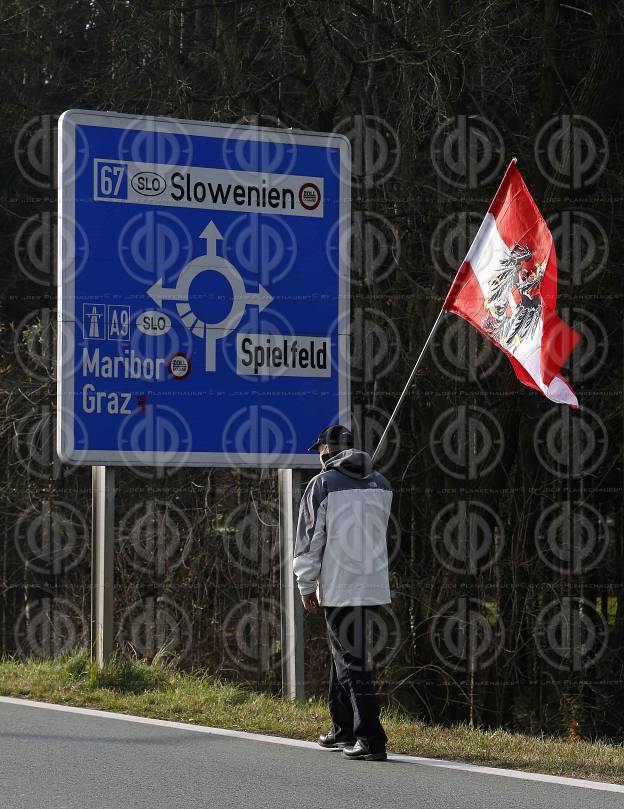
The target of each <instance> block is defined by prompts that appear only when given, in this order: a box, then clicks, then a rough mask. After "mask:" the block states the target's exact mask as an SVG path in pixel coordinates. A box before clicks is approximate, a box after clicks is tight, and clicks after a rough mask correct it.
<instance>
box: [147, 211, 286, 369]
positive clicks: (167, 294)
mask: <svg viewBox="0 0 624 809" xmlns="http://www.w3.org/2000/svg"><path fill="white" fill-rule="evenodd" d="M200 235H201V238H202V239H205V241H206V253H205V255H203V256H197V257H196V258H194V259H193V260H192V261H190V262H189V263H188V264H187V265H186V266H185V267H184V268H183V269H182V271H181V272H180V275H179V276H178V280H177V283H176V285H175V287H174V288H173V289H167V288H166V287H164V286H163V281H162V279H159V280H158V281H156V283H155V284H153V285H152V286H151V287H150V288H149V289H148V290H147V294H148V295H149V297H150V298H151V299H152V300H153V301H154V303H155V304H156V305H157V306H158V307H159V308H162V305H163V301H166V300H168V301H175V302H176V309H177V311H178V314H179V315H180V317H181V318H182V322H183V323H184V325H185V326H186V327H187V329H189V331H190V332H192V334H194V335H195V336H196V337H199V338H200V339H203V340H204V341H205V370H206V371H207V372H212V371H215V370H216V348H217V340H220V339H222V338H223V337H226V336H227V335H228V334H230V332H232V331H233V330H234V329H235V328H236V327H237V326H238V324H239V323H240V322H241V320H242V318H243V315H244V314H245V307H247V306H257V307H258V308H259V311H262V310H263V309H266V307H267V306H268V305H269V304H270V303H271V301H272V300H273V296H272V295H271V294H270V293H269V292H267V290H266V289H265V288H264V287H263V286H262V285H261V284H259V285H258V291H257V292H249V291H248V290H247V289H246V288H245V282H244V281H243V279H242V277H241V275H240V273H239V271H238V270H237V269H236V267H235V266H234V265H233V264H231V263H230V262H229V261H227V260H226V259H225V258H223V257H222V256H218V255H217V242H218V241H220V240H221V239H222V238H223V236H222V235H221V233H220V232H219V230H218V228H217V227H216V225H215V224H214V222H212V220H211V221H210V222H208V224H207V225H206V227H205V228H204V230H203V231H202V232H201V234H200ZM205 272H212V273H217V274H219V275H221V276H222V277H223V278H224V279H225V280H226V281H227V283H228V284H229V286H230V289H231V293H232V300H231V306H230V310H229V312H228V313H227V314H226V316H225V317H223V318H222V319H221V320H218V321H216V322H209V321H207V320H205V319H203V318H204V316H203V314H202V315H201V316H200V314H198V313H197V312H196V311H194V310H193V305H192V303H193V302H192V300H191V296H190V294H189V291H190V288H191V284H192V283H193V281H194V280H195V279H196V278H197V276H199V275H200V274H202V273H205Z"/></svg>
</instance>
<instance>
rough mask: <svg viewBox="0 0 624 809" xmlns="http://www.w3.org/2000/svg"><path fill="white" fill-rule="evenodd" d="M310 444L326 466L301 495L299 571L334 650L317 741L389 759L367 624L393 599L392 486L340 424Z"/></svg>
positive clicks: (304, 595) (309, 604) (306, 600)
mask: <svg viewBox="0 0 624 809" xmlns="http://www.w3.org/2000/svg"><path fill="white" fill-rule="evenodd" d="M310 450H317V451H318V452H319V456H320V461H321V466H322V471H321V472H320V474H318V475H316V476H315V477H314V478H312V480H311V481H310V482H309V484H308V486H307V487H306V490H305V492H304V495H303V498H302V500H301V505H300V508H299V522H298V525H297V539H296V543H295V553H294V561H293V570H294V572H295V575H296V577H297V582H298V585H299V592H300V593H301V600H302V601H303V606H304V608H305V609H306V610H307V611H308V612H315V611H316V610H317V609H318V608H319V606H322V607H323V608H324V610H325V622H326V624H327V635H328V640H329V647H330V650H331V670H330V675H329V712H330V715H331V720H332V729H331V730H330V731H329V733H326V734H323V735H321V736H320V738H319V744H320V745H321V746H322V747H327V748H333V749H342V754H343V756H346V757H347V758H353V759H365V760H367V761H385V759H386V758H387V755H386V742H387V740H388V738H387V736H386V734H385V732H384V729H383V728H382V726H381V723H380V721H379V710H380V706H379V699H378V697H377V694H376V693H375V687H374V683H373V676H372V669H371V664H370V662H369V659H368V658H369V654H368V648H367V631H366V630H367V625H368V622H369V617H370V613H371V612H373V611H374V610H376V609H377V605H379V604H389V603H390V601H391V599H390V585H389V581H388V551H387V547H386V531H387V527H388V518H389V516H390V505H391V503H392V488H391V486H390V484H389V483H388V481H387V480H386V478H385V477H384V476H383V475H381V474H380V473H379V472H375V471H374V470H373V464H372V461H371V458H370V456H369V455H368V453H366V452H362V451H361V450H358V449H354V448H353V436H352V434H351V432H350V431H349V430H348V429H347V428H346V427H343V426H341V425H340V424H333V425H332V426H331V427H327V428H326V429H325V430H323V431H322V432H321V434H320V435H319V437H318V438H317V440H316V442H315V443H314V444H313V445H312V446H311V447H310ZM317 586H318V596H317Z"/></svg>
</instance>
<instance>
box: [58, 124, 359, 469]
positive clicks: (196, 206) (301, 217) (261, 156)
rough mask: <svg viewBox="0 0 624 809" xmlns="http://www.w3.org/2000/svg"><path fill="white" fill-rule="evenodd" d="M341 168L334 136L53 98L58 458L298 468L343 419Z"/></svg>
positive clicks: (346, 164) (345, 212)
mask: <svg viewBox="0 0 624 809" xmlns="http://www.w3.org/2000/svg"><path fill="white" fill-rule="evenodd" d="M349 171H350V150H349V145H348V142H347V141H346V139H345V138H344V137H342V136H339V135H335V134H319V133H302V132H293V131H291V130H287V131H285V130H274V129H266V128H256V127H243V126H223V125H220V124H209V123H201V122H192V121H173V120H168V119H155V118H141V117H133V116H127V115H120V114H116V113H99V112H89V111H79V110H72V111H69V112H67V113H64V114H63V115H62V116H61V119H60V122H59V224H60V227H59V322H60V340H59V353H58V358H59V369H58V407H59V413H60V419H59V422H58V423H59V430H58V442H57V444H58V452H59V455H60V456H61V458H63V459H64V460H67V461H70V462H73V463H88V464H120V463H129V464H132V465H141V464H158V465H161V464H162V465H197V466H210V465H228V466H245V465H247V466H275V467H288V466H295V467H296V466H314V464H316V458H315V456H314V455H313V454H309V453H308V452H307V447H308V446H309V443H310V434H311V433H314V434H317V433H318V432H319V431H320V430H321V429H322V428H323V427H324V426H326V425H327V424H330V423H333V422H341V423H345V424H348V423H349V411H350V408H349V378H348V354H349V350H348V331H349V329H348V323H349V311H348V299H349V283H348V282H349V273H348V269H349V268H348V249H347V248H348V245H349V243H350V233H349V223H350V175H349Z"/></svg>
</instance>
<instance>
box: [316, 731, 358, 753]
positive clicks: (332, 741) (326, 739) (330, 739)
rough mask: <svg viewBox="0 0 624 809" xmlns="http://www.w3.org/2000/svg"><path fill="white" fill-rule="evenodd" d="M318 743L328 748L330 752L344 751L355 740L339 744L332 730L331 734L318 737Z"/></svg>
mask: <svg viewBox="0 0 624 809" xmlns="http://www.w3.org/2000/svg"><path fill="white" fill-rule="evenodd" d="M318 743H319V744H320V745H321V747H326V748H327V749H329V750H343V749H344V748H345V747H347V746H349V745H352V744H353V743H354V739H348V740H347V741H346V742H337V741H336V737H335V736H334V731H333V730H330V731H329V733H322V734H321V735H320V736H319V737H318Z"/></svg>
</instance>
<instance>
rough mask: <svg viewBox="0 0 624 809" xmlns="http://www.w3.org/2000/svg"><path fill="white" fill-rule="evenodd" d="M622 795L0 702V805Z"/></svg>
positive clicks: (601, 803) (460, 808)
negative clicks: (361, 758)
mask: <svg viewBox="0 0 624 809" xmlns="http://www.w3.org/2000/svg"><path fill="white" fill-rule="evenodd" d="M623 805H624V794H622V793H619V794H618V793H615V792H608V791H602V790H597V789H586V788H579V787H576V786H568V785H561V784H556V783H549V782H541V781H531V780H522V779H517V778H508V777H503V776H500V775H491V774H486V773H483V772H479V771H477V770H468V771H464V770H454V769H447V768H445V767H440V766H433V765H431V764H427V763H422V762H420V761H418V760H417V759H414V760H411V761H409V760H408V759H407V757H396V758H395V757H391V759H389V760H388V761H386V762H364V761H348V760H346V759H343V758H342V756H341V755H340V753H338V752H333V751H327V750H322V749H320V748H319V749H315V748H313V747H309V746H305V745H303V746H291V745H287V744H281V743H280V744H275V743H268V742H266V741H258V740H255V739H254V740H252V739H248V738H237V737H230V736H227V735H218V734H213V733H200V732H197V731H195V730H193V729H191V730H185V729H179V728H175V727H173V728H172V727H165V726H162V725H153V724H143V723H135V722H128V721H120V720H118V719H113V718H108V717H99V716H97V717H96V716H90V715H84V714H80V713H69V712H65V711H58V710H50V709H47V708H43V707H32V706H24V705H22V704H20V705H17V704H10V703H7V702H4V701H0V807H1V808H2V809H87V808H88V809H122V807H123V809H135V807H136V809H139V808H140V809H142V808H143V807H145V809H173V807H175V809H195V807H220V809H223V808H224V807H236V809H242V807H245V809H265V807H266V809H269V808H270V809H282V808H283V809H298V807H309V809H356V808H357V809H361V808H362V807H375V809H385V808H386V807H388V808H389V807H392V809H396V808H397V807H410V809H411V808H412V807H418V809H428V807H436V809H516V807H517V808H518V809H520V807H523V809H524V807H526V809H529V808H530V809H541V807H544V809H546V807H547V809H571V808H572V807H582V808H583V809H594V807H595V809H610V807H620V809H621V807H622V806H623Z"/></svg>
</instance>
